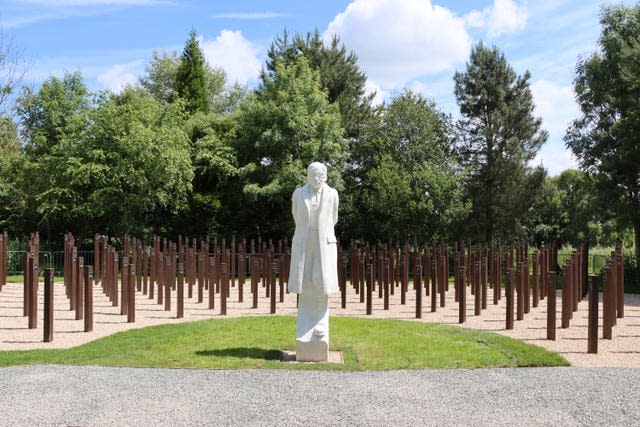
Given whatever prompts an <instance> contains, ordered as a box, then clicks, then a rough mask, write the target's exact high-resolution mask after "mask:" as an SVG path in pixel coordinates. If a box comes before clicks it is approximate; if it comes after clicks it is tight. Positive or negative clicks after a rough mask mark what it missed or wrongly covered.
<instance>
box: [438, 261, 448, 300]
mask: <svg viewBox="0 0 640 427" xmlns="http://www.w3.org/2000/svg"><path fill="white" fill-rule="evenodd" d="M445 253H446V252H445ZM440 282H441V283H440V307H442V308H444V303H445V292H447V291H448V290H449V267H448V265H447V258H446V257H445V256H444V255H440Z"/></svg>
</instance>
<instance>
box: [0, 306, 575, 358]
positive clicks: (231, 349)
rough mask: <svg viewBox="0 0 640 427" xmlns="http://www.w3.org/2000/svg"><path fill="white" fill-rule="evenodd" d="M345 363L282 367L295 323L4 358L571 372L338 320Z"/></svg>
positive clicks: (469, 335) (389, 327)
mask: <svg viewBox="0 0 640 427" xmlns="http://www.w3.org/2000/svg"><path fill="white" fill-rule="evenodd" d="M330 339H331V341H330V345H331V348H330V349H331V350H340V351H342V353H343V357H344V364H340V365H336V364H327V363H317V364H316V363H314V364H290V363H282V362H280V350H284V349H286V350H293V349H294V348H295V317H293V316H264V317H240V318H226V319H209V320H201V321H196V322H188V323H177V324H166V325H159V326H151V327H147V328H142V329H132V330H129V331H126V332H120V333H117V334H114V335H112V336H109V337H105V338H101V339H99V340H96V341H93V342H90V343H87V344H84V345H81V346H78V347H74V348H70V349H63V350H27V351H3V352H0V366H11V365H25V364H70V365H73V364H77V365H80V364H81V365H103V366H131V367H157V368H207V369H316V370H317V369H321V370H351V371H361V370H386V369H423V368H485V367H505V366H513V367H515V366H566V365H568V364H569V363H568V362H567V361H566V359H564V358H563V357H562V356H560V355H558V354H556V353H552V352H549V351H547V350H545V349H543V348H541V347H537V346H534V345H531V344H526V343H523V342H521V341H518V340H514V339H511V338H508V337H505V336H502V335H499V334H495V333H488V332H481V331H476V330H473V329H466V328H461V327H457V326H446V325H438V324H429V323H421V322H409V321H402V320H382V319H365V318H358V317H332V318H331V337H330Z"/></svg>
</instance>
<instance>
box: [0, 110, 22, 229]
mask: <svg viewBox="0 0 640 427" xmlns="http://www.w3.org/2000/svg"><path fill="white" fill-rule="evenodd" d="M22 163H23V153H22V150H21V149H20V141H19V139H18V131H17V127H16V124H15V123H14V122H13V120H11V118H9V117H0V229H3V228H10V229H11V230H12V231H19V232H21V231H22V230H21V229H20V226H21V224H22V217H23V213H24V212H23V209H24V205H23V197H22V193H21V191H20V188H18V186H17V175H18V173H19V170H20V168H21V166H22Z"/></svg>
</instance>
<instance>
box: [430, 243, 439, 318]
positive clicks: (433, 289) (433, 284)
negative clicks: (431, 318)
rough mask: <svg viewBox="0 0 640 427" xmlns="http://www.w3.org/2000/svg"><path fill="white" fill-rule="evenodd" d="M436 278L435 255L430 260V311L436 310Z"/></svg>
mask: <svg viewBox="0 0 640 427" xmlns="http://www.w3.org/2000/svg"><path fill="white" fill-rule="evenodd" d="M437 286H438V280H437V274H436V257H435V255H434V256H433V259H432V260H431V312H432V313H435V312H436V304H437V301H438V288H437Z"/></svg>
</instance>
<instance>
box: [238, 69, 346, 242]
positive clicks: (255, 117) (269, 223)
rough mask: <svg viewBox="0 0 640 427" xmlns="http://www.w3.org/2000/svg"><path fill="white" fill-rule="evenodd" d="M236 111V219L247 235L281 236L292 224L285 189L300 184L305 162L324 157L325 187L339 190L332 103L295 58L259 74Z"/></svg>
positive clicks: (340, 149)
mask: <svg viewBox="0 0 640 427" xmlns="http://www.w3.org/2000/svg"><path fill="white" fill-rule="evenodd" d="M238 114H239V116H238V120H239V123H238V137H237V139H236V143H235V147H236V151H237V153H238V161H239V164H240V165H241V169H240V173H241V175H242V177H243V181H242V184H241V185H242V188H241V192H242V194H243V195H244V199H243V201H242V203H244V204H243V205H241V206H242V209H240V207H241V206H237V208H238V212H237V217H236V221H241V222H242V226H241V227H243V228H244V229H246V230H251V229H252V232H250V233H251V234H254V235H257V234H262V235H266V236H271V237H281V236H283V235H285V234H287V233H290V232H291V230H292V229H293V228H292V224H293V222H292V218H291V212H290V208H289V206H290V200H291V194H292V193H293V190H294V189H295V187H296V186H299V185H301V184H304V182H305V176H306V168H307V166H308V165H309V164H310V163H311V162H313V161H321V162H324V163H325V164H326V165H327V167H328V169H329V180H328V181H329V183H330V184H331V186H332V187H335V188H337V189H338V191H341V190H342V189H343V186H342V178H341V174H342V172H343V170H344V165H345V160H346V159H345V144H344V140H343V138H342V132H343V131H342V128H341V127H340V115H339V113H338V109H337V106H336V105H332V104H329V102H328V101H327V95H326V92H324V91H323V90H322V89H321V86H320V81H319V75H318V73H317V72H315V71H313V70H312V69H311V68H310V67H309V65H308V61H307V59H306V58H304V57H298V58H296V59H295V61H294V63H293V64H291V65H289V66H285V65H284V64H283V63H280V62H278V63H277V64H276V66H275V73H273V75H271V74H265V75H263V77H262V83H261V85H260V86H259V87H258V89H257V90H256V91H255V93H254V95H253V97H252V98H251V99H250V100H248V102H245V103H244V104H243V105H242V107H241V109H240V111H239V113H238ZM240 211H244V212H245V213H246V215H247V216H245V217H242V215H243V214H242V213H241V212H240Z"/></svg>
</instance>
